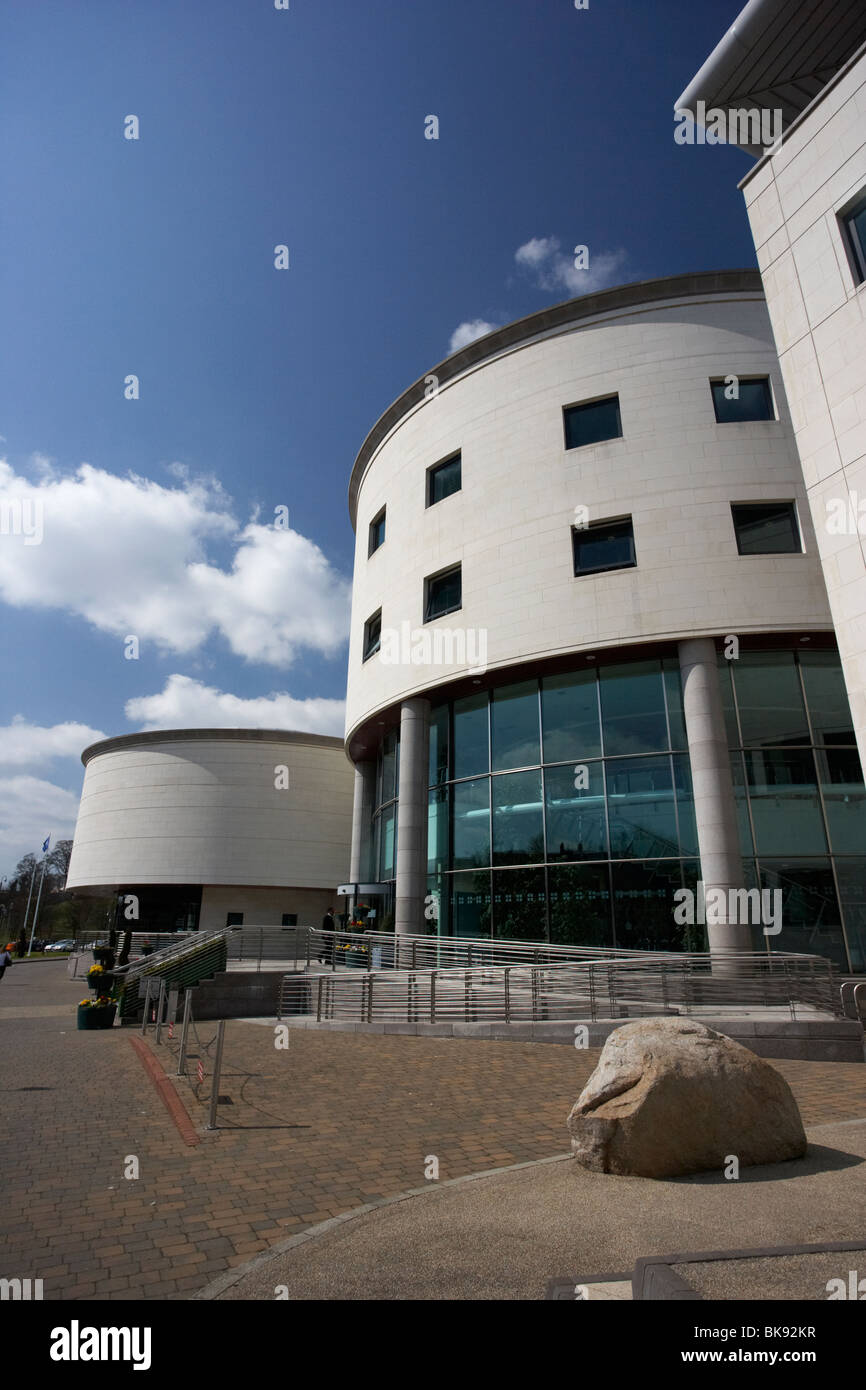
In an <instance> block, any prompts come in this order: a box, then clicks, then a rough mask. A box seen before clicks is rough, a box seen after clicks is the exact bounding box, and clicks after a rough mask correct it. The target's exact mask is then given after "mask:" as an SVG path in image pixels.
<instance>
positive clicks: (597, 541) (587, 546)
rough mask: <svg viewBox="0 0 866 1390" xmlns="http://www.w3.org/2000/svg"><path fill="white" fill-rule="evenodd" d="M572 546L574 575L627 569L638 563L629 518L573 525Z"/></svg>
mask: <svg viewBox="0 0 866 1390" xmlns="http://www.w3.org/2000/svg"><path fill="white" fill-rule="evenodd" d="M571 545H572V552H573V557H574V572H575V574H600V573H602V572H603V571H604V570H621V569H628V568H629V567H630V566H631V565H636V564H637V556H636V554H635V548H634V531H633V529H632V522H631V517H627V518H625V520H623V521H598V522H594V523H593V524H592V525H591V526H585V527H578V526H574V527H572V531H571Z"/></svg>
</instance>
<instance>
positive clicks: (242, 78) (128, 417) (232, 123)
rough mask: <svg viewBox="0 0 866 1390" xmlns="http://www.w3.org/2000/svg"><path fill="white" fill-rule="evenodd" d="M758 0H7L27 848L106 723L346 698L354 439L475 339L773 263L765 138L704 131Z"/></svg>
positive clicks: (338, 708)
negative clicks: (755, 208)
mask: <svg viewBox="0 0 866 1390" xmlns="http://www.w3.org/2000/svg"><path fill="white" fill-rule="evenodd" d="M740 8H741V0H730V3H728V0H702V3H701V4H700V5H698V6H696V5H695V4H694V0H590V7H589V9H588V10H582V11H577V10H576V9H575V8H574V4H573V0H437V3H436V4H425V3H421V0H414V2H413V0H399V2H398V0H366V3H364V4H359V3H357V0H291V4H290V8H289V9H288V10H287V11H286V10H276V9H275V7H274V4H273V0H243V3H228V0H184V3H182V4H178V3H177V0H147V3H146V4H141V3H138V0H135V3H132V0H87V3H86V4H83V5H70V4H68V3H65V2H64V0H7V4H6V5H5V7H4V15H3V20H2V27H0V34H2V45H0V48H2V57H0V94H2V95H0V104H2V121H0V128H2V137H0V138H2V156H0V157H2V176H3V187H4V191H5V197H4V199H3V203H4V211H3V214H2V243H3V254H2V258H0V276H2V288H0V294H2V301H0V302H2V305H3V320H4V326H5V332H4V334H3V357H2V373H0V376H2V380H0V435H2V436H3V439H2V443H0V456H2V457H3V458H4V460H5V462H4V463H3V464H2V466H0V467H2V477H0V498H3V497H5V498H6V499H7V501H8V502H10V503H11V504H14V505H16V506H18V507H19V508H20V516H21V528H20V531H19V533H18V534H14V533H13V532H14V527H13V525H12V523H8V524H7V527H6V530H7V531H8V532H9V533H8V534H2V535H0V615H2V624H3V651H4V656H5V659H4V661H3V671H4V680H3V682H2V692H0V697H2V708H0V783H2V788H0V790H2V792H3V797H2V803H0V804H2V812H0V874H3V873H8V872H9V870H10V868H12V867H14V864H15V862H16V861H17V859H18V858H19V857H20V855H21V854H23V853H25V852H27V851H28V850H30V849H33V850H36V849H37V848H38V844H39V843H40V842H41V841H42V839H43V838H44V836H45V835H46V834H48V833H49V832H50V833H52V835H53V836H54V838H55V839H56V838H60V837H63V836H67V837H68V836H70V835H71V833H72V829H73V825H74V818H75V808H76V804H77V797H78V793H79V791H80V787H81V779H82V768H81V765H80V762H79V760H78V754H79V753H80V750H81V748H82V747H83V746H84V745H85V744H86V743H87V742H90V741H92V740H93V739H94V738H97V737H99V736H101V735H103V734H104V735H110V734H117V733H127V732H132V731H134V730H136V729H141V728H153V727H179V726H180V727H185V726H189V725H195V724H199V725H217V724H221V725H234V726H239V725H247V724H255V725H259V726H270V727H273V726H278V727H295V728H306V729H313V730H317V731H320V732H328V733H341V732H342V698H343V692H344V687H345V663H346V650H347V647H346V637H347V629H348V612H349V608H348V605H349V586H350V577H351V567H352V553H353V536H352V531H351V527H350V525H349V520H348V515H347V509H346V490H347V485H348V478H349V472H350V468H351V464H352V461H353V459H354V456H355V454H356V452H357V449H358V448H359V446H360V444H361V442H362V440H363V438H364V436H365V435H366V433H367V431H368V429H369V428H370V426H371V425H372V423H373V422H374V420H375V419H376V418H377V416H378V415H379V414H380V413H381V411H382V410H384V409H385V408H386V407H387V406H388V405H389V404H390V402H391V401H392V400H393V399H394V398H395V397H396V396H397V395H399V394H400V392H401V391H402V390H403V389H404V388H405V387H406V386H407V385H409V384H410V382H412V381H413V380H415V379H416V378H417V377H418V376H420V375H422V374H423V373H424V372H425V371H427V370H428V369H429V368H430V367H432V366H433V365H434V364H435V363H436V362H438V361H440V360H441V359H442V358H443V357H444V356H445V355H446V354H447V353H448V351H449V350H450V347H451V344H452V342H457V343H461V342H463V341H465V340H467V339H468V337H469V336H471V335H472V333H476V334H477V333H478V332H479V331H482V330H483V329H484V326H485V325H487V326H492V325H498V324H502V323H507V322H508V321H509V320H511V319H515V318H519V317H521V316H522V315H524V314H527V313H531V312H532V311H533V310H535V309H539V308H542V307H543V306H544V305H545V304H550V303H556V302H558V301H560V300H563V299H568V298H571V297H572V296H573V295H575V294H579V293H584V292H587V291H588V290H591V289H594V288H599V287H602V286H604V285H608V284H618V283H623V282H626V281H629V280H639V279H647V278H651V277H653V276H660V275H667V274H674V273H677V272H680V271H688V270H707V269H717V268H724V267H734V266H748V265H753V264H754V263H755V255H754V248H753V245H752V241H751V237H750V234H749V230H748V224H747V220H746V215H745V211H744V208H743V204H742V198H741V196H740V194H739V193H738V191H737V188H736V183H737V180H738V179H739V178H741V177H742V176H743V174H744V173H745V172H746V171H747V169H748V168H749V167H750V164H751V161H750V160H749V159H748V158H747V157H746V156H744V155H743V154H741V153H740V152H739V151H737V150H735V149H729V148H726V147H725V146H716V147H706V146H692V147H689V146H682V145H678V144H676V143H675V141H674V138H673V132H674V121H673V114H672V107H673V102H674V100H675V99H676V97H677V95H678V94H679V92H680V91H681V90H682V89H683V88H684V87H685V85H686V83H687V82H688V80H689V79H690V78H691V77H692V75H693V74H694V73H695V71H696V70H697V68H698V67H699V66H700V64H701V63H702V62H703V60H704V59H705V58H706V56H707V55H708V54H709V52H710V51H711V50H712V48H713V47H714V46H715V44H716V43H717V42H718V40H719V39H720V38H721V36H722V34H723V33H724V31H725V30H726V29H727V27H728V26H729V25H730V24H731V22H732V20H733V19H734V17H735V16H736V14H737V13H738V12H739V10H740ZM431 114H433V115H436V116H437V117H438V119H439V139H438V140H435V141H434V140H427V139H425V135H424V132H425V118H426V117H427V116H428V115H431ZM129 115H134V116H137V117H138V121H139V138H138V139H137V140H128V139H126V138H124V129H125V118H126V117H127V116H129ZM281 244H283V245H287V246H288V248H289V260H290V268H289V269H288V270H284V271H282V270H277V269H275V266H274V248H275V246H277V245H281ZM576 244H586V245H587V246H588V247H589V250H590V270H589V272H584V273H583V274H582V276H581V275H580V274H579V273H576V272H575V271H574V270H573V265H572V259H571V256H570V252H571V248H572V247H574V246H575V245H576ZM467 325H469V327H467ZM455 334H456V335H457V337H456V338H455V336H454V335H455ZM130 374H134V375H135V376H137V377H138V380H139V398H138V399H137V400H134V399H132V400H130V399H125V394H124V391H125V381H126V378H127V377H128V376H129V375H130ZM279 507H282V508H287V509H288V519H289V525H288V529H285V528H282V529H280V528H275V526H274V521H275V516H278V517H279V518H280V519H283V518H284V514H283V513H279V514H277V513H275V509H276V508H279ZM28 508H29V510H28ZM37 508H38V509H37ZM14 514H15V513H14V512H13V511H10V512H9V513H8V515H9V516H13V515H14ZM28 521H29V530H30V534H29V535H25V534H24V532H25V531H26V530H27V527H28ZM37 538H39V543H36V541H37ZM25 542H26V543H25ZM131 635H134V636H137V638H138V641H139V656H138V659H137V660H128V659H126V658H125V656H124V651H125V649H126V648H125V641H124V639H125V638H126V637H127V636H131Z"/></svg>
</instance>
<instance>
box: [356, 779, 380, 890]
mask: <svg viewBox="0 0 866 1390" xmlns="http://www.w3.org/2000/svg"><path fill="white" fill-rule="evenodd" d="M375 799H376V762H375V759H372V758H365V759H364V760H363V761H362V762H357V763H355V801H354V805H353V807H352V857H351V860H350V864H349V882H350V883H373V882H375V877H376V870H375V869H374V867H373V865H372V864H371V863H370V841H371V831H372V820H373V812H374V810H375V809H376V808H375V806H374V805H373V802H374V801H375ZM376 869H378V865H377V866H376Z"/></svg>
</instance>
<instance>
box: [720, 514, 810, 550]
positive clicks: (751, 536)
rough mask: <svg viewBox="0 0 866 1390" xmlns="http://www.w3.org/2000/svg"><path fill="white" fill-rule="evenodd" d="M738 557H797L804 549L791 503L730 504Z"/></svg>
mask: <svg viewBox="0 0 866 1390" xmlns="http://www.w3.org/2000/svg"><path fill="white" fill-rule="evenodd" d="M731 516H732V517H733V519H734V531H735V532H736V535H737V549H738V550H739V552H740V554H741V555H799V554H801V552H802V550H803V546H802V544H801V541H800V528H799V526H798V525H797V513H796V511H795V509H794V503H793V502H732V503H731Z"/></svg>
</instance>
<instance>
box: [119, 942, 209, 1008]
mask: <svg viewBox="0 0 866 1390" xmlns="http://www.w3.org/2000/svg"><path fill="white" fill-rule="evenodd" d="M227 954H228V952H227V948H226V936H225V932H208V933H206V934H199V933H196V935H195V936H194V937H189V936H187V937H184V939H183V940H182V941H179V942H176V943H173V944H172V945H170V946H166V947H164V948H163V950H161V951H154V953H153V955H151V956H144V957H143V958H142V959H141V960H137V961H134V962H133V963H132V965H128V966H127V967H126V968H125V970H122V971H115V975H116V976H120V982H121V983H122V985H123V990H122V993H121V996H120V1009H119V1013H120V1021H121V1023H134V1022H135V1021H136V1019H137V1018H138V1017H140V1015H141V1012H142V1010H143V1008H144V998H143V991H142V989H141V982H142V980H144V979H151V980H152V979H159V980H164V981H165V984H166V987H167V988H170V989H177V988H180V987H183V988H192V986H193V985H197V984H200V983H201V981H202V980H209V979H212V977H213V976H214V975H216V974H218V973H220V972H221V971H223V970H225V968H226V957H227Z"/></svg>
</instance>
